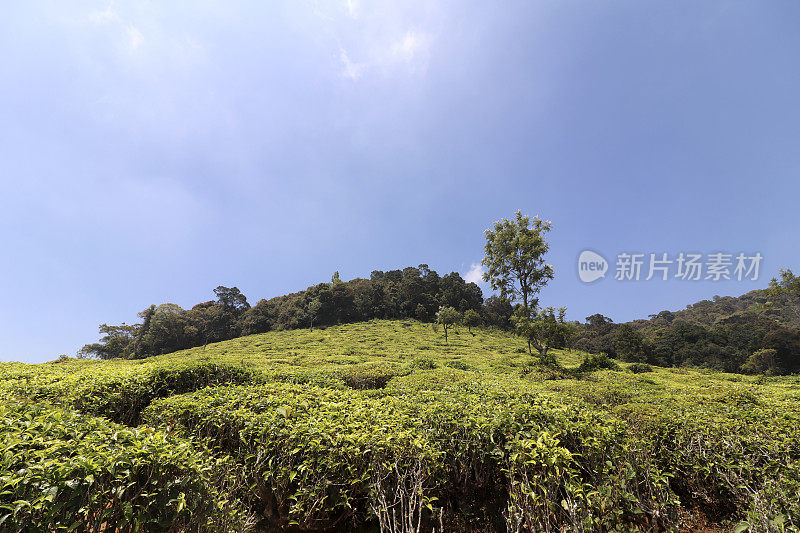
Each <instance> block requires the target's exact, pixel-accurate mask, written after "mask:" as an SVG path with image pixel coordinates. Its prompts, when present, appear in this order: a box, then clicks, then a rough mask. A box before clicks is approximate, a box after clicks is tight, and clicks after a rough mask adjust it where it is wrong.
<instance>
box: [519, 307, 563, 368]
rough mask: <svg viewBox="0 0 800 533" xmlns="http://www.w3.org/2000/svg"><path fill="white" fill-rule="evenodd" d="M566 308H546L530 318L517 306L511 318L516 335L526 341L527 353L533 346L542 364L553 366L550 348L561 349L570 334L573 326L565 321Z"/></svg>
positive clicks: (522, 308) (553, 361) (553, 359)
mask: <svg viewBox="0 0 800 533" xmlns="http://www.w3.org/2000/svg"><path fill="white" fill-rule="evenodd" d="M566 313H567V308H566V307H559V308H558V309H555V308H553V307H547V308H545V309H542V310H541V311H539V312H538V313H537V314H535V315H533V316H531V315H530V314H529V313H528V312H526V311H525V309H524V307H523V306H517V309H516V310H515V312H514V316H512V317H511V320H512V322H514V326H515V327H516V330H517V333H518V334H519V335H521V336H522V337H525V338H526V339H527V340H528V351H529V353H530V347H531V346H533V347H534V348H536V350H537V351H538V352H539V361H540V362H541V363H542V364H548V365H550V364H555V362H556V361H555V357H553V356H552V354H549V353H548V352H549V351H550V349H551V348H563V347H564V346H566V343H567V340H568V339H569V338H570V336H571V334H572V329H573V328H574V327H575V326H574V325H573V324H571V323H569V322H567V321H566V320H565V318H564V317H565V315H566Z"/></svg>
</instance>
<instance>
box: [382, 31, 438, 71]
mask: <svg viewBox="0 0 800 533" xmlns="http://www.w3.org/2000/svg"><path fill="white" fill-rule="evenodd" d="M430 41H431V39H430V36H428V35H427V34H425V33H418V32H415V31H413V30H409V31H407V32H406V34H405V35H404V36H403V38H402V39H400V40H399V41H398V42H396V43H395V44H394V45H393V46H392V49H391V53H392V55H393V56H394V57H395V58H397V59H398V60H400V61H404V62H406V63H409V62H411V61H413V60H414V58H420V57H421V56H427V54H428V50H429V48H430ZM424 59H425V60H427V57H425V58H424Z"/></svg>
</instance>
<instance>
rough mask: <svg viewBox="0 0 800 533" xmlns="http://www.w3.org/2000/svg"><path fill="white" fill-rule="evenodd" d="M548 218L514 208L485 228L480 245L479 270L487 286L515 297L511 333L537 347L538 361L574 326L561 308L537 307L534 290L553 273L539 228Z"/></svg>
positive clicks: (549, 360) (547, 226)
mask: <svg viewBox="0 0 800 533" xmlns="http://www.w3.org/2000/svg"><path fill="white" fill-rule="evenodd" d="M550 226H551V223H550V222H549V221H543V220H542V219H540V218H539V217H538V216H537V217H534V218H533V219H531V218H530V217H529V216H527V215H523V214H522V212H521V211H517V213H516V215H515V218H514V220H506V219H502V220H500V221H498V222H495V223H494V227H492V228H489V229H487V230H486V247H485V248H484V250H485V257H484V258H483V261H482V263H483V265H484V266H485V267H486V268H487V270H486V272H485V273H484V274H483V279H484V281H488V282H489V283H490V285H491V287H492V289H494V290H496V291H499V292H500V297H501V298H503V299H506V300H508V301H509V302H512V303H513V302H519V301H520V299H521V300H522V302H521V303H518V304H517V308H516V309H515V310H514V315H513V316H512V317H511V321H512V323H513V324H514V326H515V328H516V330H517V333H518V334H519V335H521V336H523V337H525V338H526V339H527V341H528V353H530V354H531V355H533V352H532V349H531V347H534V348H536V350H537V351H538V352H539V358H540V359H541V361H542V362H543V363H547V364H550V363H554V362H555V361H554V359H553V358H552V357H550V358H548V353H547V352H548V350H549V349H550V348H563V347H564V346H565V345H566V344H567V340H568V338H569V337H570V335H571V328H573V327H574V326H573V325H572V324H569V323H567V322H566V321H565V320H564V314H565V309H564V308H560V309H558V310H556V309H553V308H552V307H548V308H547V309H544V310H542V311H540V312H538V313H537V311H536V309H537V307H538V305H539V300H538V299H537V298H536V297H535V296H536V294H538V293H539V291H540V290H541V289H542V287H544V286H545V285H546V284H547V282H548V281H550V280H551V279H553V267H552V266H550V265H548V264H546V263H545V261H544V256H545V254H546V253H547V251H548V250H549V249H550V245H549V244H548V243H547V241H546V240H545V238H544V236H545V234H546V233H547V232H548V231H550Z"/></svg>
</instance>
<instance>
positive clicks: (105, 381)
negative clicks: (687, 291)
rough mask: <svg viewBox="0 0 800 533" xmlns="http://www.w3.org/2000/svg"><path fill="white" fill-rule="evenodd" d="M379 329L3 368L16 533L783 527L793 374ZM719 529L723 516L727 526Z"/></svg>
mask: <svg viewBox="0 0 800 533" xmlns="http://www.w3.org/2000/svg"><path fill="white" fill-rule="evenodd" d="M556 358H557V360H558V362H559V363H560V364H561V366H562V367H561V368H557V367H541V366H537V365H536V364H535V363H534V360H533V358H532V357H531V356H530V355H528V353H527V349H526V345H525V343H524V341H523V340H522V339H520V338H519V337H516V336H513V335H511V334H509V333H505V332H501V331H499V330H488V329H474V328H473V332H469V331H467V329H466V328H463V327H461V328H459V329H458V331H456V332H451V333H449V335H448V341H447V342H445V339H444V335H443V334H442V332H441V331H435V329H434V327H433V326H432V325H431V324H424V323H421V322H417V321H413V320H405V321H389V320H381V321H370V322H361V323H355V324H349V325H343V326H334V327H328V328H325V329H315V330H314V331H309V330H307V329H306V330H292V331H274V332H268V333H262V334H257V335H250V336H246V337H240V338H236V339H233V340H229V341H224V342H219V343H216V344H209V345H207V346H206V347H205V348H203V347H198V348H192V349H189V350H183V351H179V352H175V353H171V354H166V355H161V356H157V357H151V358H148V359H144V360H127V361H125V360H109V361H96V360H75V359H67V360H63V361H59V362H53V363H49V364H44V365H24V364H19V363H7V364H2V365H0V379H1V380H2V381H1V383H2V385H1V387H2V388H1V389H0V395H2V400H3V402H2V408H0V420H2V421H3V423H2V425H0V432H2V436H3V440H2V447H3V449H2V457H3V466H2V472H1V473H0V475H2V480H3V489H2V496H0V524H2V526H1V527H2V530H3V531H114V530H116V531H245V530H253V531H320V532H322V531H363V532H368V531H381V532H412V531H455V532H484V531H486V532H489V531H664V530H676V531H677V530H681V531H687V530H696V531H715V530H723V531H724V530H733V529H734V528H735V529H736V530H737V531H753V532H755V531H783V530H787V531H789V530H796V529H797V528H798V527H799V526H800V504H798V501H800V439H799V438H798V437H800V424H798V422H800V401H798V394H799V393H800V378H798V377H796V376H785V377H765V376H744V375H736V374H724V373H716V372H711V371H702V372H701V371H694V370H686V369H677V368H670V369H666V368H658V367H652V368H651V367H648V366H647V365H644V364H635V365H630V364H627V363H620V362H616V361H614V360H608V359H605V358H603V357H597V356H588V355H586V354H584V353H582V352H577V351H576V352H564V351H556ZM714 528H720V529H714Z"/></svg>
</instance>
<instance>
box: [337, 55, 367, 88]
mask: <svg viewBox="0 0 800 533" xmlns="http://www.w3.org/2000/svg"><path fill="white" fill-rule="evenodd" d="M339 58H340V59H341V61H342V64H343V65H344V69H343V70H342V76H344V77H345V78H350V79H351V80H357V79H358V78H360V77H361V75H362V74H363V73H364V64H362V63H354V62H353V61H352V60H351V59H350V57H349V56H348V55H347V51H346V50H345V49H344V48H341V49H340V50H339Z"/></svg>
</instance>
